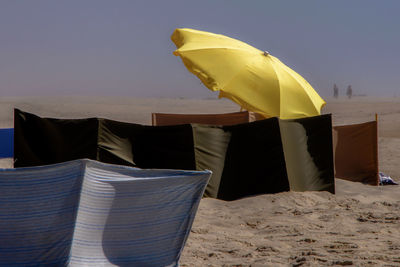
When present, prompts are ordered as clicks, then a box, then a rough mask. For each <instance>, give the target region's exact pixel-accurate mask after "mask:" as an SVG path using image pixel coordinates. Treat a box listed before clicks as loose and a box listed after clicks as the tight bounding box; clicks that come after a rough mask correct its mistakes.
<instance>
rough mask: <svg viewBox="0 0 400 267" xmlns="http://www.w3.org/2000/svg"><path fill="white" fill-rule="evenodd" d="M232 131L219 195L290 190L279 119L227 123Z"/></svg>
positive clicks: (235, 197)
mask: <svg viewBox="0 0 400 267" xmlns="http://www.w3.org/2000/svg"><path fill="white" fill-rule="evenodd" d="M223 129H224V130H225V131H227V132H230V133H231V140H230V143H229V145H228V149H227V154H226V158H225V166H224V170H223V174H222V178H221V183H220V187H219V192H218V198H220V199H224V200H234V199H238V198H242V197H246V196H250V195H256V194H269V193H278V192H283V191H289V182H288V178H287V174H286V167H285V159H284V154H283V149H282V142H281V136H280V130H279V122H278V119H277V118H270V119H266V120H261V121H256V122H252V123H246V124H238V125H233V126H224V127H223Z"/></svg>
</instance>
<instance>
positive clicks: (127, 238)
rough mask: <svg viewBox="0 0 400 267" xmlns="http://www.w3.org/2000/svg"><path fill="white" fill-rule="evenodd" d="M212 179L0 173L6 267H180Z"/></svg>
mask: <svg viewBox="0 0 400 267" xmlns="http://www.w3.org/2000/svg"><path fill="white" fill-rule="evenodd" d="M210 175H211V172H210V171H181V170H143V169H137V168H132V167H125V166H118V165H110V164H104V163H100V162H97V161H92V160H75V161H70V162H65V163H60V164H56V165H48V166H40V167H29V168H20V169H0V266H10V267H11V266H66V265H69V266H157V267H158V266H177V265H178V261H179V258H180V255H181V252H182V250H183V246H184V244H185V242H186V239H187V237H188V235H189V232H190V229H191V226H192V223H193V219H194V216H195V213H196V211H197V208H198V205H199V202H200V199H201V196H202V195H203V192H204V189H205V186H206V185H207V182H208V179H209V177H210Z"/></svg>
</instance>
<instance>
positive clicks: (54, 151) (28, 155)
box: [14, 109, 98, 167]
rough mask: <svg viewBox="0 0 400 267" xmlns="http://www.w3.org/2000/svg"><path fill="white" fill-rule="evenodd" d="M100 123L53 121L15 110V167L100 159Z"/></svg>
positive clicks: (86, 120) (79, 120)
mask: <svg viewBox="0 0 400 267" xmlns="http://www.w3.org/2000/svg"><path fill="white" fill-rule="evenodd" d="M97 129H98V121H97V119H95V118H89V119H72V120H69V119H52V118H41V117H38V116H36V115H33V114H30V113H27V112H23V111H20V110H18V109H15V110H14V167H26V166H37V165H47V164H53V163H60V162H64V161H69V160H75V159H81V158H88V159H96V154H97Z"/></svg>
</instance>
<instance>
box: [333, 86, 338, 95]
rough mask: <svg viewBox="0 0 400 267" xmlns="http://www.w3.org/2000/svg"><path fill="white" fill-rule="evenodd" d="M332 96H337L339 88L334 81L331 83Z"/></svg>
mask: <svg viewBox="0 0 400 267" xmlns="http://www.w3.org/2000/svg"><path fill="white" fill-rule="evenodd" d="M333 97H334V98H338V97H339V88H338V87H337V85H336V83H335V84H334V85H333Z"/></svg>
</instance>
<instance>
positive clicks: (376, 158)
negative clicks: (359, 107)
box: [375, 113, 380, 185]
mask: <svg viewBox="0 0 400 267" xmlns="http://www.w3.org/2000/svg"><path fill="white" fill-rule="evenodd" d="M375 122H376V153H375V164H376V182H377V185H379V180H380V179H379V160H378V151H379V149H378V113H375Z"/></svg>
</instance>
